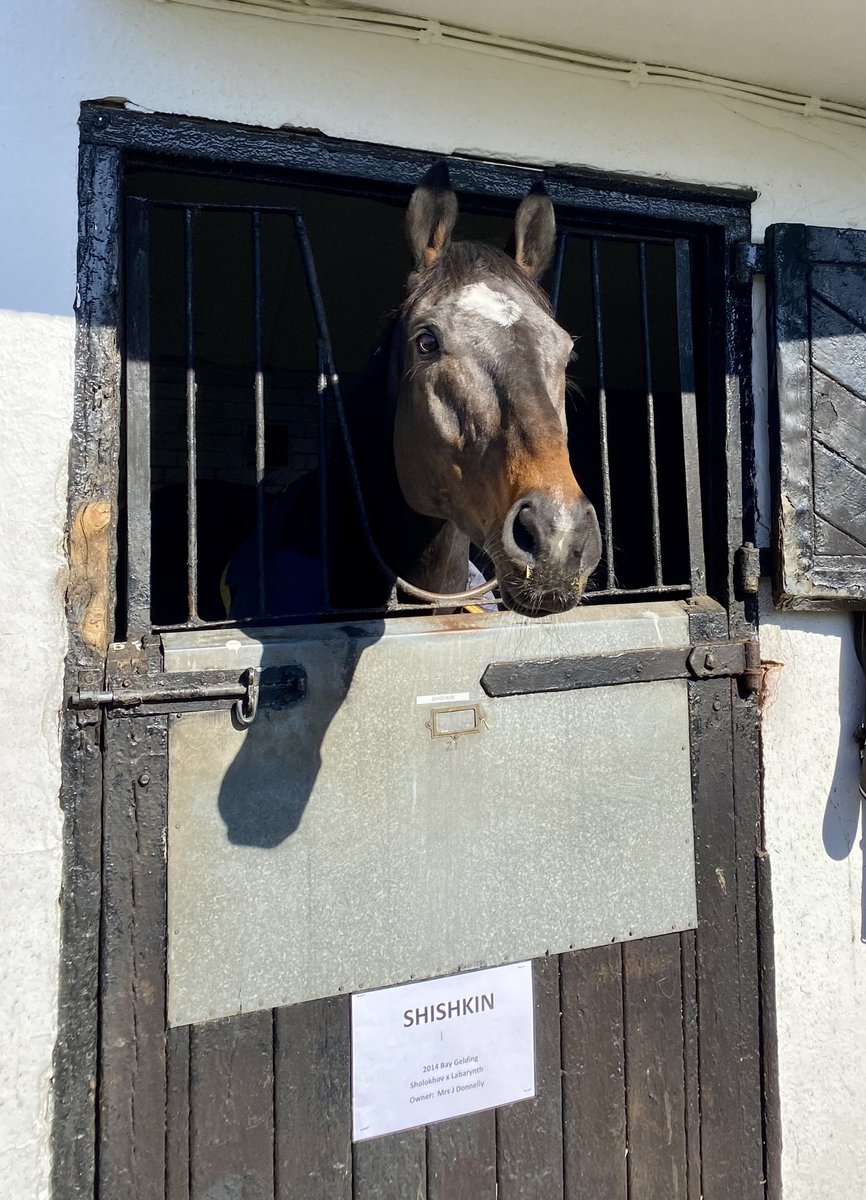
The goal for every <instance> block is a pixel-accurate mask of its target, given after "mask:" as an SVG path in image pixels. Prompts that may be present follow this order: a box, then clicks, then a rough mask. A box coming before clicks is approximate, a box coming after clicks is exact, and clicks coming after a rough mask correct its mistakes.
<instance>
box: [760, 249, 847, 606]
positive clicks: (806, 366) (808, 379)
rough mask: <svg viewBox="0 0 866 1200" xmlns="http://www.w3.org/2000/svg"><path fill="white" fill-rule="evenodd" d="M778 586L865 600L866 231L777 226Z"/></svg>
mask: <svg viewBox="0 0 866 1200" xmlns="http://www.w3.org/2000/svg"><path fill="white" fill-rule="evenodd" d="M766 256H767V258H766V269H767V284H768V297H767V315H768V328H769V353H770V453H771V464H772V467H773V509H774V514H773V517H774V526H775V529H774V532H775V566H774V589H775V593H776V602H777V603H778V604H779V605H780V606H782V607H785V608H797V609H808V608H842V607H866V231H863V230H854V229H821V228H816V227H813V226H808V225H772V226H770V227H769V229H768V230H767V246H766Z"/></svg>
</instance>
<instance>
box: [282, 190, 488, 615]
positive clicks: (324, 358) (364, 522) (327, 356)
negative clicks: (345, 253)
mask: <svg viewBox="0 0 866 1200" xmlns="http://www.w3.org/2000/svg"><path fill="white" fill-rule="evenodd" d="M294 223H295V237H296V240H297V245H298V250H299V251H300V254H301V263H302V266H303V270H304V276H305V279H306V282H307V292H308V295H309V297H310V301H311V303H312V305H313V312H314V314H315V319H316V328H317V330H318V334H319V338H318V358H319V383H318V390H319V404H320V405H321V404H322V403H323V396H324V393H325V391H326V390H327V388H328V387H331V388H332V389H333V393H334V407H335V408H336V410H337V420H338V421H339V423H340V433H341V435H342V438H343V444H344V446H345V447H346V457H347V459H348V460H349V475H350V477H351V480H352V490H353V491H354V493H355V503H356V504H357V506H358V516H359V517H360V519H361V528H362V530H363V533H364V538H365V540H366V542H367V547H368V549H369V551H370V553H371V554H372V555H373V560H374V562H375V563H376V566H377V567H378V568H379V570H380V571H381V572H382V573H383V575H385V576H386V578H388V579H390V580H391V581H392V592H391V594H392V596H393V595H395V594H396V589H397V588H398V587H399V588H401V589H402V590H403V591H404V592H406V593H407V595H409V596H414V597H415V599H416V600H424V601H425V602H426V603H428V604H437V605H453V604H465V603H466V602H467V601H471V600H479V599H481V597H482V596H484V595H485V594H486V593H487V592H489V591H490V590H491V588H495V587H498V586H499V585H498V582H497V580H496V579H491V580H490V581H489V582H488V583H485V584H483V585H482V586H481V587H476V588H470V589H469V590H468V591H466V592H428V591H426V590H425V589H424V588H419V587H415V585H414V583H409V581H408V580H407V579H401V578H400V576H399V575H398V574H397V573H396V572H395V571H392V570H391V568H390V567H389V566H388V564H387V563H386V562H385V560H384V558H383V557H382V555H381V553H380V551H379V547H378V546H377V545H376V543H375V541H374V540H373V532H372V530H371V529H370V522H369V521H368V519H367V508H366V505H365V504H364V494H363V492H362V491H361V480H360V479H359V478H358V470H357V467H356V465H355V456H354V454H353V453H352V442H351V439H350V437H349V425H348V422H347V421H346V414H345V412H344V411H343V398H342V396H341V395H340V377H339V376H338V374H337V371H336V367H335V365H334V354H333V351H332V349H331V334H330V331H329V329H328V319H327V317H326V316H325V305H324V301H323V299H322V291H321V288H320V287H319V277H318V273H317V272H316V261H315V259H314V257H313V249H312V246H311V245H310V237H309V234H308V233H307V227H306V225H305V224H304V218H303V214H302V213H301V212H300V210H298V211H296V212H295V216H294Z"/></svg>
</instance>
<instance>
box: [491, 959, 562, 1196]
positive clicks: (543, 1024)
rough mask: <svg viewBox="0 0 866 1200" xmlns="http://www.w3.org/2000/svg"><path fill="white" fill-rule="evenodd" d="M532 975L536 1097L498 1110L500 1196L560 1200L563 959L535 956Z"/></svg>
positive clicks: (497, 1154) (497, 1170) (497, 1160)
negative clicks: (561, 979) (560, 1006)
mask: <svg viewBox="0 0 866 1200" xmlns="http://www.w3.org/2000/svg"><path fill="white" fill-rule="evenodd" d="M533 978H534V985H535V1082H536V1096H535V1099H534V1100H523V1101H521V1102H520V1103H518V1104H513V1105H508V1106H506V1107H504V1108H500V1109H499V1110H498V1111H497V1113H496V1136H497V1153H496V1174H497V1181H498V1185H499V1193H498V1195H499V1200H561V1198H562V1068H561V1050H560V1034H559V1015H560V1009H559V959H558V958H557V957H549V958H539V959H536V960H535V961H534V963H533Z"/></svg>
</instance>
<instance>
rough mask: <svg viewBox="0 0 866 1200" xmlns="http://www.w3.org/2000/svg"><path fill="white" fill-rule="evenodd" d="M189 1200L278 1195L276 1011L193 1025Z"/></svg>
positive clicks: (256, 1199) (255, 1199)
mask: <svg viewBox="0 0 866 1200" xmlns="http://www.w3.org/2000/svg"><path fill="white" fill-rule="evenodd" d="M189 1097H190V1200H213V1198H214V1197H216V1196H220V1197H222V1196H226V1197H229V1196H231V1197H235V1196H238V1197H243V1200H273V1195H274V1073H273V1014H272V1012H271V1010H270V1009H267V1010H265V1011H264V1012H255V1013H244V1014H242V1015H241V1016H237V1017H227V1018H225V1019H224V1020H221V1021H209V1022H207V1023H206V1024H203V1025H193V1026H191V1028H190V1080H189Z"/></svg>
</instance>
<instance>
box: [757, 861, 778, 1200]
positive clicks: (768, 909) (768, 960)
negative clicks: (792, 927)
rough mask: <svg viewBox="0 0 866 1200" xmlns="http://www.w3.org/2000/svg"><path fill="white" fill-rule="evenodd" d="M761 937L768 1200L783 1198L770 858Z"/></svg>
mask: <svg viewBox="0 0 866 1200" xmlns="http://www.w3.org/2000/svg"><path fill="white" fill-rule="evenodd" d="M756 874H757V884H758V934H759V951H760V954H759V966H760V986H761V1059H762V1063H761V1066H762V1071H763V1077H762V1079H763V1099H764V1103H763V1106H762V1107H763V1118H764V1138H763V1141H764V1177H765V1179H766V1181H767V1184H766V1195H767V1200H781V1197H782V1111H781V1110H782V1105H781V1097H780V1094H779V1044H778V1040H777V1037H776V956H775V951H774V945H773V941H774V939H773V933H774V930H773V893H772V873H771V869H770V856H769V854H767V853H766V851H764V850H761V851H760V852H759V853H758V856H757V872H756Z"/></svg>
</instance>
